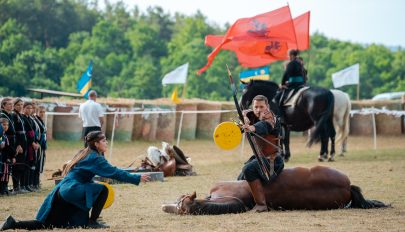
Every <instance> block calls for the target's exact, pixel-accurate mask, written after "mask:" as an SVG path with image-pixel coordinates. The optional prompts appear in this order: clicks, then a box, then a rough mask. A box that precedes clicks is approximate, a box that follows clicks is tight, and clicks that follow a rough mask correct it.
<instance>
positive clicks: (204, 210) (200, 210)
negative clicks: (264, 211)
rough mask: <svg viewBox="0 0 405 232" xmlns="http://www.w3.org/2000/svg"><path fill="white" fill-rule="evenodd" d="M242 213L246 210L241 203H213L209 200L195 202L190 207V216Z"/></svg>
mask: <svg viewBox="0 0 405 232" xmlns="http://www.w3.org/2000/svg"><path fill="white" fill-rule="evenodd" d="M243 212H246V208H245V205H243V204H242V203H241V202H213V201H209V200H195V201H194V202H193V204H192V205H191V206H190V214H194V215H217V214H227V213H243Z"/></svg>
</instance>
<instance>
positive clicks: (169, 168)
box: [136, 145, 195, 177]
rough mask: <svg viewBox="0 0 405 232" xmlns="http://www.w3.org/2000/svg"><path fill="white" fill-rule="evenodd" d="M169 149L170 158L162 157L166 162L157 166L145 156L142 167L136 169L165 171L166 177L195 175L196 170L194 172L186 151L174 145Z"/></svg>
mask: <svg viewBox="0 0 405 232" xmlns="http://www.w3.org/2000/svg"><path fill="white" fill-rule="evenodd" d="M167 149H168V150H167V153H168V154H169V156H170V159H168V160H167V159H166V158H165V157H162V158H163V160H164V161H165V162H164V163H162V164H160V165H159V166H155V165H154V164H153V162H152V161H151V160H150V159H149V158H148V157H145V159H144V160H142V162H141V167H139V168H137V169H136V170H137V171H143V172H145V171H146V172H147V171H154V172H156V171H160V172H163V174H164V176H165V177H166V176H191V175H195V172H193V166H192V165H190V164H189V163H188V161H187V158H186V156H185V155H184V152H183V151H182V150H181V149H180V148H178V147H177V146H175V145H174V146H173V147H171V146H170V148H167Z"/></svg>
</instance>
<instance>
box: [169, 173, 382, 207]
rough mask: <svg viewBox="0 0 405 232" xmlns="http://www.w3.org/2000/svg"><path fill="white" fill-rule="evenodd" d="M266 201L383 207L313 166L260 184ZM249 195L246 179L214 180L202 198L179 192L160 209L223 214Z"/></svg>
mask: <svg viewBox="0 0 405 232" xmlns="http://www.w3.org/2000/svg"><path fill="white" fill-rule="evenodd" d="M264 191H265V194H266V202H267V205H268V207H270V208H272V209H286V210H292V209H308V210H319V209H338V208H345V207H347V208H363V209H368V208H380V207H387V205H385V204H384V203H382V202H380V201H376V200H365V199H364V197H363V195H362V193H361V190H360V188H359V187H357V186H354V185H350V180H349V178H348V177H347V176H346V175H345V174H343V173H341V172H339V171H337V170H335V169H332V168H328V167H322V166H316V167H313V168H311V169H308V168H302V167H297V168H290V169H285V170H284V171H283V172H282V173H281V174H280V175H279V176H278V177H277V178H276V179H275V180H274V181H273V182H271V183H270V184H268V185H266V186H264ZM254 204H255V203H254V200H253V196H252V194H251V192H250V188H249V185H248V183H247V182H246V181H229V182H220V183H217V184H216V185H215V186H214V187H212V188H211V190H210V196H209V197H207V198H206V199H196V193H195V192H194V193H193V194H191V195H182V196H181V197H180V198H179V199H178V200H177V202H176V203H173V204H164V205H162V210H163V211H164V212H167V213H175V214H226V213H241V212H246V211H248V210H249V209H252V208H253V206H254Z"/></svg>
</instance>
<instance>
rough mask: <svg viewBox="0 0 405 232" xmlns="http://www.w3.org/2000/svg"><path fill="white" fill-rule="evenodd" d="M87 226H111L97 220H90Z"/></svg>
mask: <svg viewBox="0 0 405 232" xmlns="http://www.w3.org/2000/svg"><path fill="white" fill-rule="evenodd" d="M87 228H91V229H107V228H110V226H109V225H106V224H104V223H100V222H98V221H97V220H92V219H90V220H89V224H87Z"/></svg>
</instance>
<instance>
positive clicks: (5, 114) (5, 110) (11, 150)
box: [0, 97, 23, 193]
mask: <svg viewBox="0 0 405 232" xmlns="http://www.w3.org/2000/svg"><path fill="white" fill-rule="evenodd" d="M0 118H4V119H6V120H7V121H8V130H7V131H6V132H5V136H6V137H7V142H8V145H9V146H8V148H7V151H5V152H7V153H8V154H7V156H10V157H13V158H15V155H16V154H17V153H18V154H21V153H22V152H23V151H22V149H20V148H17V147H16V136H15V135H16V133H15V128H14V114H13V100H12V99H11V98H9V97H5V98H3V100H2V101H1V112H0ZM14 163H15V162H14ZM13 168H14V166H13V167H12V168H11V173H12V174H14V171H13V170H12V169H13ZM13 193H16V191H15V190H14V189H13Z"/></svg>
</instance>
